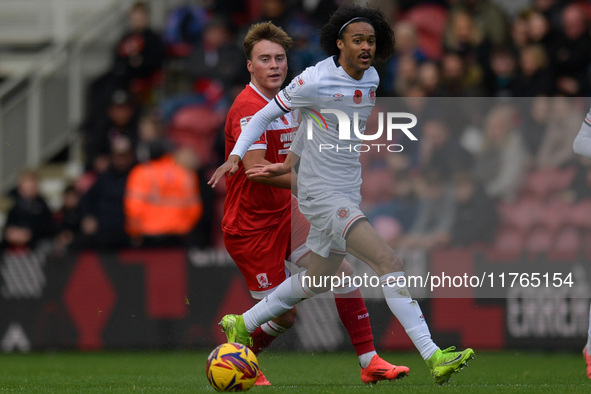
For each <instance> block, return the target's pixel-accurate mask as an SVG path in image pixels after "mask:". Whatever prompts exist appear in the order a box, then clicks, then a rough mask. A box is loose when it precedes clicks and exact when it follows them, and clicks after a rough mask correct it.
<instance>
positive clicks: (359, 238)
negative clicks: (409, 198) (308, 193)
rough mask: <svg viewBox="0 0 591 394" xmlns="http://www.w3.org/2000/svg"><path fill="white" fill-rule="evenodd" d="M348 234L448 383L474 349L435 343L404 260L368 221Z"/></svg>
mask: <svg viewBox="0 0 591 394" xmlns="http://www.w3.org/2000/svg"><path fill="white" fill-rule="evenodd" d="M346 237H347V238H346V239H347V251H349V252H350V253H351V254H352V255H354V256H355V257H357V258H359V259H361V260H362V261H365V262H366V263H367V264H369V265H370V266H371V267H372V268H373V269H374V270H375V271H376V273H378V275H379V276H380V282H381V284H382V291H383V292H384V296H385V298H386V302H387V303H388V307H389V308H390V310H391V311H392V313H393V314H394V315H395V316H396V318H397V319H398V321H400V323H401V324H402V326H403V327H404V329H405V331H406V333H407V334H408V336H409V337H410V338H411V340H412V341H413V343H414V345H415V346H416V348H417V349H418V350H419V353H420V354H421V356H422V357H423V359H424V360H425V361H426V362H427V365H428V366H429V368H431V373H432V375H433V377H434V378H435V381H436V382H437V383H439V384H443V383H445V382H446V381H447V380H449V377H450V376H451V374H453V373H454V372H457V371H458V370H459V369H461V368H462V367H463V366H465V365H466V364H467V361H468V359H470V358H472V357H473V355H474V352H473V350H472V349H466V350H464V351H462V352H453V350H454V349H455V348H449V349H446V350H443V351H442V350H440V349H439V347H438V346H437V345H436V344H435V343H434V342H433V340H432V339H431V333H430V332H429V327H428V326H427V323H426V322H425V318H424V316H423V313H422V311H421V308H420V307H419V304H418V302H417V301H415V300H413V299H412V298H411V297H410V295H409V293H408V289H407V288H406V279H405V277H404V264H403V263H402V260H401V259H400V258H399V257H398V256H397V255H396V253H395V252H394V251H393V250H392V248H390V246H388V244H387V243H386V241H384V240H383V239H382V238H381V237H380V235H379V234H378V233H377V231H375V230H374V228H373V227H372V226H371V225H370V224H369V222H367V221H366V220H361V221H357V222H356V223H355V224H354V225H353V226H352V227H351V228H350V229H349V231H348V234H346ZM403 278H404V279H403Z"/></svg>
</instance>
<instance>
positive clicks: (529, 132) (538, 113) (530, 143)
mask: <svg viewBox="0 0 591 394" xmlns="http://www.w3.org/2000/svg"><path fill="white" fill-rule="evenodd" d="M528 104H529V108H526V109H525V110H524V111H523V112H524V114H525V116H524V121H523V126H522V134H523V141H524V143H525V146H526V147H527V150H528V153H529V156H530V157H532V158H534V159H535V157H537V156H538V152H539V150H540V146H541V145H542V139H543V138H544V133H545V132H546V129H547V127H548V120H549V118H550V105H551V104H552V99H551V98H549V97H545V96H541V97H535V98H534V99H533V100H531V103H528Z"/></svg>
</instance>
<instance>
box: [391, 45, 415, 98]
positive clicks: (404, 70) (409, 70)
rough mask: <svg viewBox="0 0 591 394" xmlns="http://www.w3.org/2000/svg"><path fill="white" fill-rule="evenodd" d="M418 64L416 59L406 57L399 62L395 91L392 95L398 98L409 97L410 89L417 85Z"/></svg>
mask: <svg viewBox="0 0 591 394" xmlns="http://www.w3.org/2000/svg"><path fill="white" fill-rule="evenodd" d="M417 79H418V64H417V61H416V60H415V58H414V57H412V56H410V55H404V56H402V57H401V58H400V59H399V60H398V67H397V68H396V76H395V78H394V90H393V91H392V92H391V95H393V96H398V97H406V96H408V93H409V89H410V88H411V87H412V86H413V85H416V84H417Z"/></svg>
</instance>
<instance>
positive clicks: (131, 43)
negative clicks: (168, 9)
mask: <svg viewBox="0 0 591 394" xmlns="http://www.w3.org/2000/svg"><path fill="white" fill-rule="evenodd" d="M129 25H130V30H129V31H128V32H126V33H125V34H124V35H123V37H121V39H120V40H119V43H118V44H117V47H116V51H115V58H114V61H113V67H112V73H113V75H114V76H115V77H116V78H117V82H118V86H120V87H121V88H124V89H130V88H131V86H130V84H131V83H132V82H133V81H134V80H136V79H140V78H149V77H151V76H152V75H153V74H154V73H156V72H158V71H160V70H161V69H162V63H163V61H164V57H165V52H164V44H163V43H162V40H161V39H160V36H159V35H158V34H156V33H155V32H154V31H153V30H152V29H151V28H150V10H149V9H148V6H147V5H146V3H143V2H137V3H135V4H134V5H133V6H132V7H131V9H130V11H129Z"/></svg>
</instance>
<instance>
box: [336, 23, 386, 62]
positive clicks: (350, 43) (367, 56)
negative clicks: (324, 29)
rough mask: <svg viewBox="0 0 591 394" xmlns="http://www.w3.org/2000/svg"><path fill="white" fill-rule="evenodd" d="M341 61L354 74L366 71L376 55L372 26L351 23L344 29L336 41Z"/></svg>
mask: <svg viewBox="0 0 591 394" xmlns="http://www.w3.org/2000/svg"><path fill="white" fill-rule="evenodd" d="M337 46H338V47H339V49H340V50H341V55H340V57H339V61H341V60H343V61H344V62H345V63H346V64H347V65H348V66H349V67H350V68H352V69H353V70H354V71H356V72H363V71H365V70H367V69H368V68H369V67H370V66H371V63H372V62H373V59H374V57H375V54H376V35H375V30H374V28H373V26H372V25H370V24H369V23H366V22H357V23H351V24H350V25H349V26H347V27H346V28H345V31H344V32H343V38H342V39H339V40H337Z"/></svg>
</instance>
